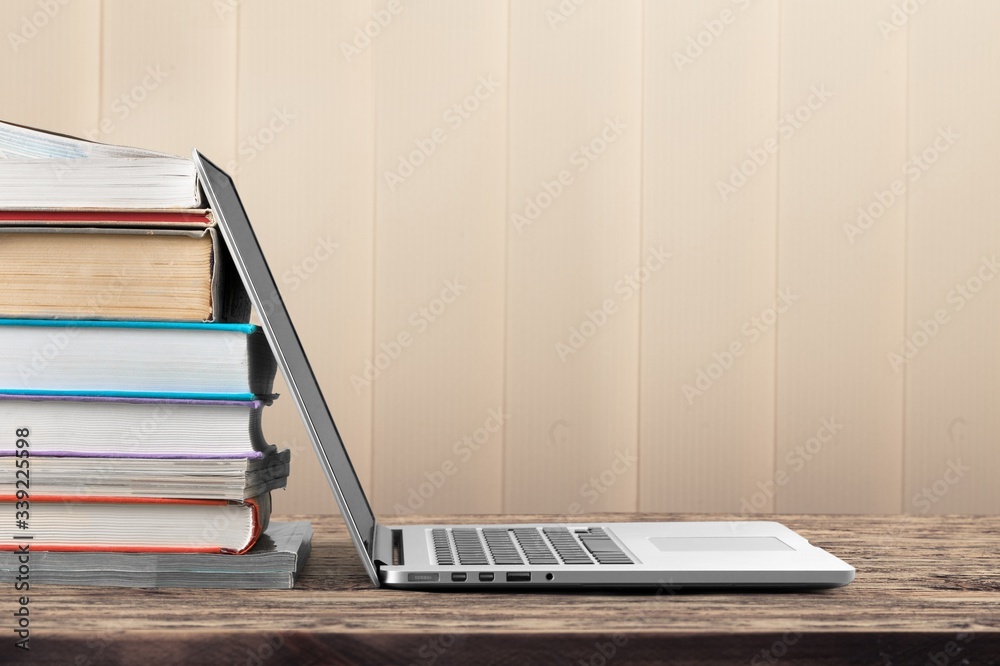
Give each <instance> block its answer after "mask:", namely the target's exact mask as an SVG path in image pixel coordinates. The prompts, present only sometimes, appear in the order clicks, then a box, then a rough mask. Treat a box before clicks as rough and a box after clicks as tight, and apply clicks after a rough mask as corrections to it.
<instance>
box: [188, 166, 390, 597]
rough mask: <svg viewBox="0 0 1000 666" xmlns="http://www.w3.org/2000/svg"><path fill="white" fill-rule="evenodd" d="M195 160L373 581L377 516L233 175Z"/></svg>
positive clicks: (206, 191)
mask: <svg viewBox="0 0 1000 666" xmlns="http://www.w3.org/2000/svg"><path fill="white" fill-rule="evenodd" d="M193 160H194V163H195V166H196V167H197V169H198V174H199V176H200V179H201V182H202V187H203V189H204V190H205V194H206V196H207V197H208V200H209V204H210V205H211V208H212V213H213V214H214V216H215V220H216V224H217V225H218V227H219V229H220V231H221V233H222V237H223V239H224V241H225V244H226V247H227V248H228V249H229V253H230V255H231V257H232V260H233V263H234V264H235V265H236V270H237V272H238V273H239V275H240V279H241V280H242V281H243V286H244V287H245V288H246V290H247V293H248V294H249V296H250V299H251V302H252V303H253V305H254V308H255V309H256V310H257V314H258V316H259V317H260V319H261V323H262V328H263V329H264V335H265V336H266V337H267V341H268V344H270V346H271V351H272V352H274V356H275V359H276V360H277V362H278V367H279V368H280V369H281V374H282V376H283V377H284V378H285V383H286V384H288V389H289V392H290V393H291V394H292V398H293V400H294V402H295V406H296V407H297V408H298V410H299V415H300V416H301V417H302V422H303V424H304V425H305V427H306V430H307V432H308V433H309V439H310V440H311V441H312V443H313V447H314V448H315V450H316V455H317V456H318V457H319V461H320V464H321V465H322V467H323V469H324V471H325V473H326V477H327V480H328V481H329V483H330V487H331V488H332V489H333V493H334V495H335V496H336V498H337V505H338V506H339V507H340V512H341V513H342V514H343V516H344V521H345V522H346V523H347V531H348V532H349V533H350V535H351V539H352V540H353V541H354V545H355V546H356V547H357V550H358V554H359V555H360V556H361V560H362V563H363V565H364V567H365V570H366V571H367V572H368V575H369V577H370V578H371V579H372V582H373V583H374V584H375V585H379V578H378V572H377V570H376V567H375V550H374V549H375V534H376V528H377V527H378V521H377V520H376V518H375V514H374V512H373V511H372V508H371V504H370V503H369V502H368V498H367V496H366V495H365V491H364V488H363V487H362V486H361V481H360V480H359V479H358V475H357V473H356V472H355V470H354V465H353V464H352V463H351V459H350V456H349V455H348V454H347V449H346V448H345V447H344V442H343V440H342V439H341V437H340V432H339V431H338V430H337V425H336V423H334V420H333V415H332V414H331V413H330V409H329V407H328V406H327V404H326V400H325V399H324V398H323V392H322V390H321V389H320V387H319V382H318V381H317V380H316V375H315V373H314V372H313V370H312V366H311V365H310V364H309V359H308V358H307V357H306V353H305V350H304V349H303V348H302V343H301V341H300V340H299V336H298V334H297V333H296V332H295V326H294V325H293V324H292V319H291V316H290V315H289V314H288V310H287V309H286V308H285V303H284V301H283V300H282V298H281V294H280V292H279V291H278V285H277V284H276V283H275V280H274V276H273V274H272V273H271V269H270V268H269V267H268V264H267V260H266V259H265V258H264V253H263V251H262V250H261V247H260V242H259V241H258V240H257V235H256V234H255V233H254V231H253V227H252V226H251V224H250V219H249V217H248V216H247V214H246V209H245V208H244V206H243V202H242V201H241V200H240V195H239V193H238V192H237V191H236V185H235V183H233V179H232V178H231V177H230V176H229V175H228V174H226V172H225V171H223V170H222V169H220V168H219V167H218V166H216V165H215V164H213V163H212V162H211V160H209V159H208V158H206V157H205V156H204V155H202V154H201V153H200V152H198V151H197V150H195V151H193Z"/></svg>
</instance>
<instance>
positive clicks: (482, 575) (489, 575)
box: [479, 571, 493, 583]
mask: <svg viewBox="0 0 1000 666" xmlns="http://www.w3.org/2000/svg"><path fill="white" fill-rule="evenodd" d="M479 580H480V582H482V583H492V582H493V572H492V571H480V572H479Z"/></svg>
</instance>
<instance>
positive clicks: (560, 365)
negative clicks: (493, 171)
mask: <svg viewBox="0 0 1000 666" xmlns="http://www.w3.org/2000/svg"><path fill="white" fill-rule="evenodd" d="M562 6H563V9H560V5H559V3H556V2H544V3H541V2H527V1H523V0H514V1H513V2H512V3H511V36H510V40H511V54H510V59H511V64H510V68H511V73H510V79H511V89H510V120H509V127H510V136H509V148H508V155H509V167H508V181H509V187H508V197H507V201H508V205H507V222H506V226H507V237H508V240H507V252H508V259H507V271H508V276H507V288H508V296H507V322H506V328H507V345H506V348H507V361H506V372H507V385H506V395H507V405H508V412H509V414H510V424H509V427H508V430H507V445H506V447H505V459H504V475H505V483H504V510H505V511H511V512H524V511H552V512H560V513H565V512H567V511H570V512H576V511H595V510H596V511H612V510H619V511H627V510H632V509H634V508H635V506H636V478H637V471H636V469H637V468H636V463H635V455H636V450H637V417H638V375H637V373H638V354H639V299H638V297H637V296H636V295H635V293H634V291H633V297H632V298H628V299H627V298H626V297H625V294H624V293H621V292H619V291H618V290H617V289H616V285H618V284H619V282H620V281H621V280H623V277H624V276H625V275H626V274H628V273H630V272H633V271H635V270H636V269H637V268H638V267H639V262H640V260H641V258H642V257H641V254H640V245H639V224H640V221H639V206H640V145H641V143H640V142H641V136H642V114H641V89H642V76H641V71H642V48H641V45H642V5H641V3H639V2H609V1H603V2H596V1H595V2H590V3H587V4H585V5H582V6H579V7H576V9H575V11H573V12H572V13H570V12H569V11H568V9H566V7H575V5H571V4H570V3H562ZM564 12H565V14H564ZM560 175H562V182H561V183H560V182H559V181H560ZM526 200H529V201H530V203H528V202H527V201H526ZM607 303H610V306H609V307H608V308H605V307H604V306H605V305H606V304H607ZM609 312H610V313H609ZM588 313H589V314H588ZM574 330H575V332H574Z"/></svg>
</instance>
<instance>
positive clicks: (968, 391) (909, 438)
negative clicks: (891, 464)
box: [883, 1, 1000, 514]
mask: <svg viewBox="0 0 1000 666" xmlns="http://www.w3.org/2000/svg"><path fill="white" fill-rule="evenodd" d="M908 29H909V32H910V35H909V37H910V63H909V76H910V95H909V108H910V110H909V142H908V151H909V155H910V156H912V157H913V158H914V162H913V164H914V166H915V167H916V171H914V173H919V174H920V177H919V179H917V180H915V181H913V182H911V183H910V188H909V220H908V239H907V240H908V262H907V269H908V271H907V276H908V285H909V288H908V292H907V302H906V303H907V318H906V329H905V333H904V335H905V339H906V340H907V341H908V342H909V343H910V345H912V346H910V347H909V348H908V349H907V352H908V358H907V357H906V356H904V355H903V353H902V351H901V347H902V345H903V344H904V343H903V342H902V341H900V340H896V341H894V342H895V343H896V344H894V345H893V347H892V349H893V350H894V351H896V352H897V353H899V354H900V357H901V358H902V359H906V360H905V361H904V363H903V367H904V369H905V373H906V398H907V405H906V452H905V461H906V468H905V473H906V477H905V485H904V493H903V510H904V511H906V512H909V513H988V514H996V513H998V512H1000V484H998V483H997V479H996V473H997V470H1000V447H998V446H997V435H998V432H1000V415H998V409H997V407H998V405H1000V375H998V373H997V369H998V367H1000V344H998V335H997V331H998V330H1000V279H996V274H997V271H998V266H997V263H996V262H997V259H1000V224H998V211H1000V189H998V188H997V185H996V172H997V169H996V161H997V156H998V155H1000V122H998V120H1000V85H998V82H1000V42H998V41H997V35H998V34H1000V5H997V3H995V2H985V1H966V2H957V3H947V4H940V5H935V4H928V5H926V6H924V7H923V8H921V10H920V12H919V13H918V14H916V15H914V17H913V18H912V19H911V20H910V22H909V28H908ZM949 133H950V134H952V135H953V136H952V138H951V139H947V140H946V139H945V138H944V137H945V136H947V135H948V134H949ZM949 143H951V145H950V146H949V145H948V144H949ZM917 160H919V162H917ZM936 315H937V316H939V317H941V319H940V320H939V322H935V316H936ZM935 324H936V326H937V330H935ZM883 362H884V361H883Z"/></svg>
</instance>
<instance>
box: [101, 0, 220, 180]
mask: <svg viewBox="0 0 1000 666" xmlns="http://www.w3.org/2000/svg"><path fill="white" fill-rule="evenodd" d="M223 8H228V9H223ZM236 13H237V12H236V9H235V5H234V3H230V2H226V0H221V1H220V2H217V3H213V2H202V1H201V0H179V1H177V2H169V3H166V2H158V1H157V0H105V1H104V24H103V56H102V65H103V72H102V81H103V87H102V91H101V120H100V125H99V126H98V129H99V130H100V133H99V137H98V138H99V139H100V140H102V141H107V142H109V143H119V144H125V145H133V144H134V145H138V146H142V147H144V148H152V149H155V150H164V151H167V152H171V153H175V154H178V155H189V154H190V153H191V149H192V148H194V147H197V148H198V149H199V150H201V151H202V152H203V153H205V154H206V155H207V156H209V157H210V158H211V159H213V160H215V161H216V162H217V163H219V164H225V163H227V162H228V161H229V160H231V159H233V157H234V155H235V145H234V144H235V141H234V139H235V132H234V126H233V123H234V120H235V112H236Z"/></svg>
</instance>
